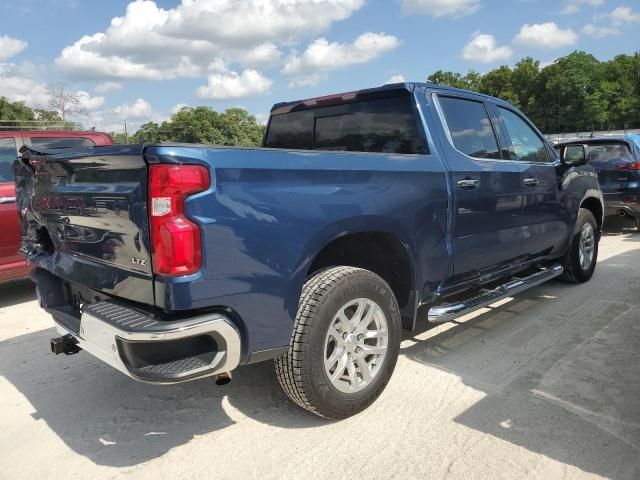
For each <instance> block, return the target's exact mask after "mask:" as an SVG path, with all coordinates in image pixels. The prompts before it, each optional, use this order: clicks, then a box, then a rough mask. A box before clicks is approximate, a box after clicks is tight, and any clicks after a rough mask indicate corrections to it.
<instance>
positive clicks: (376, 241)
mask: <svg viewBox="0 0 640 480" xmlns="http://www.w3.org/2000/svg"><path fill="white" fill-rule="evenodd" d="M372 220H373V219H371V218H368V220H367V221H366V222H365V223H364V224H363V223H362V222H361V221H358V222H356V223H355V224H352V225H351V228H345V225H344V224H343V225H336V226H333V227H332V228H330V229H326V230H325V234H324V235H323V236H322V238H317V239H314V240H313V241H312V242H310V243H311V245H310V248H309V249H308V252H309V253H308V254H307V255H306V256H305V260H304V262H302V264H301V265H300V268H299V272H300V274H301V275H300V277H301V278H302V282H300V283H299V286H298V292H297V294H298V296H299V294H300V292H301V291H302V285H303V284H304V281H305V280H306V279H307V278H308V277H309V276H310V275H312V274H313V273H315V272H317V271H319V270H322V269H324V268H326V267H331V266H339V265H344V266H351V267H358V268H364V269H367V270H370V271H372V272H374V273H376V274H377V275H379V276H380V277H381V278H382V279H384V280H385V281H386V282H387V283H388V284H389V286H390V287H391V290H392V291H393V293H394V295H395V296H396V300H397V301H398V305H399V306H400V311H401V315H402V322H403V327H404V328H407V329H412V328H413V326H414V322H415V313H416V310H417V292H416V285H417V279H416V262H415V256H414V253H413V252H414V249H413V246H412V245H411V243H410V242H409V241H408V240H407V238H409V237H407V236H405V235H403V234H402V230H401V229H400V228H397V227H399V226H398V225H393V224H389V223H388V222H387V221H386V220H382V221H380V222H379V221H372ZM327 232H332V233H331V234H328V233H327ZM380 252H382V254H380Z"/></svg>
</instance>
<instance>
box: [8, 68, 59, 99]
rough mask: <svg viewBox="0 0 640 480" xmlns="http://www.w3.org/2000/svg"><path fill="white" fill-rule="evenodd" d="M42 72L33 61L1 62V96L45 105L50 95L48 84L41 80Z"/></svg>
mask: <svg viewBox="0 0 640 480" xmlns="http://www.w3.org/2000/svg"><path fill="white" fill-rule="evenodd" d="M42 73H43V72H42V71H41V69H40V68H39V67H37V66H36V65H34V64H31V63H23V64H21V65H16V64H14V63H0V96H4V97H7V98H8V99H9V100H11V101H13V102H24V103H25V104H27V105H29V106H31V107H45V106H46V105H47V103H48V102H49V96H48V95H47V88H46V85H45V84H44V83H42V81H41V80H40V78H41V74H42Z"/></svg>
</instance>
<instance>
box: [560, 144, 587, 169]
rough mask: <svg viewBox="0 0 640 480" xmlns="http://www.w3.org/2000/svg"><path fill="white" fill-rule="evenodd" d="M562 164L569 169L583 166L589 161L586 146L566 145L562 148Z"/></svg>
mask: <svg viewBox="0 0 640 480" xmlns="http://www.w3.org/2000/svg"><path fill="white" fill-rule="evenodd" d="M561 156H562V163H564V164H565V165H568V166H570V167H577V166H579V165H585V164H586V163H587V162H588V161H589V146H588V145H584V144H583V145H566V146H564V147H563V148H562V153H561Z"/></svg>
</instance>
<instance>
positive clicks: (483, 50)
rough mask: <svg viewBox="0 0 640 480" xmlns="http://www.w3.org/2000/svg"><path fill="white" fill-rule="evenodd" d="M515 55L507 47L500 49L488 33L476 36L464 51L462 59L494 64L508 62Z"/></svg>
mask: <svg viewBox="0 0 640 480" xmlns="http://www.w3.org/2000/svg"><path fill="white" fill-rule="evenodd" d="M512 55H513V50H511V48H509V47H507V46H502V47H499V46H498V45H497V43H496V39H495V37H494V36H493V35H488V34H486V33H477V34H475V35H474V36H473V37H472V38H471V40H470V41H469V43H467V44H466V45H465V46H464V49H463V50H462V58H464V59H465V60H469V61H472V62H480V63H493V62H497V61H499V60H507V59H509V58H511V56H512Z"/></svg>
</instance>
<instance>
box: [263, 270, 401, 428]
mask: <svg viewBox="0 0 640 480" xmlns="http://www.w3.org/2000/svg"><path fill="white" fill-rule="evenodd" d="M400 337H401V323H400V313H399V308H398V304H397V302H396V298H395V296H394V294H393V292H392V290H391V288H390V287H389V285H387V283H386V282H385V281H384V280H383V279H382V278H380V277H379V276H378V275H376V274H375V273H373V272H370V271H368V270H363V269H361V268H354V267H332V268H328V269H326V270H322V271H320V272H319V273H317V274H315V275H314V276H312V277H310V278H309V279H308V280H307V282H306V283H305V285H304V288H303V291H302V296H301V298H300V304H299V307H298V314H297V316H296V323H295V326H294V331H293V335H292V337H291V343H290V346H289V351H288V352H287V353H286V354H284V355H283V356H281V357H279V358H277V359H276V360H275V368H276V374H277V376H278V380H279V382H280V385H281V386H282V388H283V390H284V391H285V392H286V393H287V395H288V396H289V397H290V398H291V399H292V400H293V401H294V402H295V403H297V404H298V405H299V406H301V407H302V408H305V409H306V410H309V411H311V412H313V413H315V414H317V415H320V416H322V417H326V418H336V419H337V418H345V417H348V416H350V415H354V414H356V413H358V412H360V411H362V410H364V409H365V408H367V407H368V406H369V405H370V404H371V403H373V402H374V401H375V399H376V398H378V396H379V395H380V394H381V393H382V391H383V390H384V388H385V387H386V385H387V383H388V382H389V379H390V378H391V374H392V373H393V370H394V368H395V365H396V361H397V359H398V352H399V350H400Z"/></svg>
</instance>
